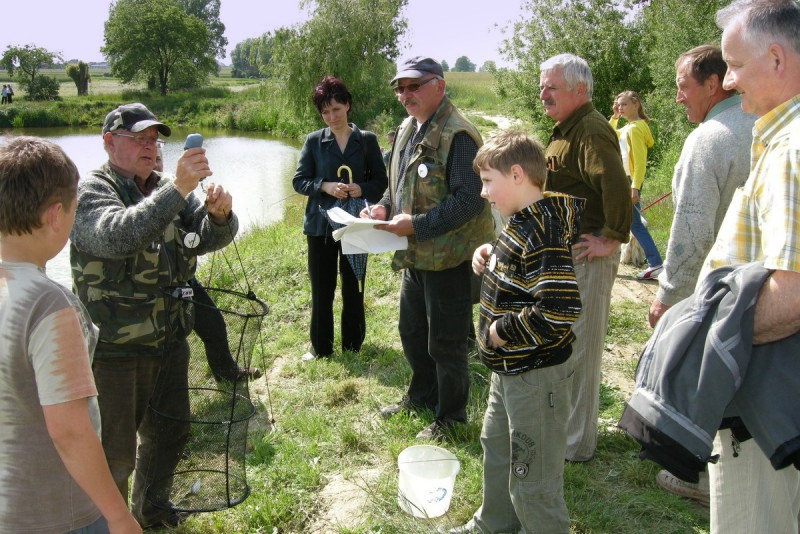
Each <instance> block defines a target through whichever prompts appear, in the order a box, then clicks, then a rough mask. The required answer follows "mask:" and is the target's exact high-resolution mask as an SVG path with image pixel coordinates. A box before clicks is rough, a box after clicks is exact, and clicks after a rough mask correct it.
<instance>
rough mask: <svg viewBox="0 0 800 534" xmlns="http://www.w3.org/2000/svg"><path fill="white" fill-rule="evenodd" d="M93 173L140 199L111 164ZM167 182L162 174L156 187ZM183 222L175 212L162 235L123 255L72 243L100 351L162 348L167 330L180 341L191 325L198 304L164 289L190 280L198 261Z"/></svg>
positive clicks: (76, 281)
mask: <svg viewBox="0 0 800 534" xmlns="http://www.w3.org/2000/svg"><path fill="white" fill-rule="evenodd" d="M92 177H93V178H95V179H102V180H105V181H106V182H108V183H109V184H110V185H111V186H112V187H113V188H114V191H115V192H116V193H117V195H118V196H119V198H120V200H121V201H122V203H123V204H124V205H125V206H132V205H134V204H136V201H135V200H134V199H133V198H132V197H131V195H130V192H129V191H128V190H127V189H126V188H125V186H124V185H123V183H122V178H121V177H119V176H117V175H116V173H114V171H113V170H111V169H110V167H104V168H103V169H101V170H99V171H95V172H93V173H92ZM166 182H167V180H165V179H163V178H162V179H161V180H160V181H159V183H158V185H157V186H156V188H158V187H161V186H163V185H164V184H165V183H166ZM181 227H182V226H181V224H180V216H179V215H176V216H175V218H174V219H173V220H172V222H171V223H170V224H169V225H168V226H167V228H166V230H165V231H164V233H163V234H162V235H161V237H160V238H159V240H158V241H154V242H152V243H150V245H149V246H148V247H147V248H146V249H145V250H142V251H140V252H139V253H137V254H135V255H133V256H128V257H124V258H101V257H98V256H93V255H92V254H89V253H87V252H85V251H83V250H80V249H78V248H77V247H76V246H75V245H74V244H70V265H71V267H72V280H73V288H74V290H75V292H76V293H77V295H78V298H80V300H81V302H83V304H84V306H86V308H87V309H88V310H89V315H90V316H91V317H92V322H93V323H94V324H95V325H97V327H98V328H99V329H100V331H99V343H98V350H99V351H103V352H112V353H113V352H120V353H126V352H132V351H133V352H142V351H143V350H146V349H147V348H153V349H154V353H157V352H159V351H160V348H161V347H162V345H163V344H164V342H165V341H166V340H167V336H168V335H169V337H170V339H174V340H175V341H177V340H179V339H183V338H185V337H186V336H187V335H188V333H189V332H190V331H191V329H192V325H193V323H194V315H193V311H194V310H193V307H192V306H191V305H189V304H188V303H187V302H186V301H182V300H178V299H171V298H169V297H168V296H167V295H166V294H165V293H164V289H166V288H167V287H170V286H186V285H187V283H188V281H189V280H190V279H191V278H192V276H194V272H195V269H196V267H197V256H196V253H192V249H188V248H186V247H184V245H183V238H182V236H181V233H183V234H185V232H183V231H182V230H181ZM168 310H169V311H168ZM157 349H158V350H157Z"/></svg>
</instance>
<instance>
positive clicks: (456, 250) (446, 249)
mask: <svg viewBox="0 0 800 534" xmlns="http://www.w3.org/2000/svg"><path fill="white" fill-rule="evenodd" d="M412 126H413V120H412V118H411V117H409V118H407V119H406V120H405V121H404V122H403V124H401V125H400V128H399V129H398V133H397V140H396V142H395V146H396V147H404V146H406V143H407V142H409V138H411V137H412V136H413V135H414V128H413V127H412ZM460 132H465V133H466V134H468V135H469V136H470V137H471V138H472V139H473V141H475V144H476V145H478V147H480V146H481V145H482V144H483V140H482V139H481V135H480V133H478V130H477V129H476V128H475V126H473V124H472V123H470V122H469V121H468V120H467V119H466V118H464V116H463V115H462V114H461V113H460V112H459V111H458V110H457V109H456V108H455V107H454V106H453V104H451V103H450V100H449V99H448V98H447V97H445V98H444V99H443V100H442V102H441V104H439V108H438V109H437V110H436V113H435V114H434V116H433V118H432V119H431V121H430V124H429V125H428V129H427V131H426V132H425V136H424V137H423V139H422V141H421V142H420V143H419V144H418V145H417V146H416V147H415V148H414V153H413V154H412V155H411V158H410V159H409V161H408V166H407V167H406V173H405V180H404V182H403V190H402V193H401V194H402V202H401V205H402V206H403V208H402V210H403V212H405V213H410V214H412V215H417V214H422V213H427V212H428V211H430V210H432V209H434V208H436V207H437V206H438V205H439V204H441V203H442V202H444V200H445V199H446V198H447V197H448V195H450V194H451V193H450V190H449V188H448V180H447V159H448V155H449V154H450V145H451V143H452V142H453V137H455V135H456V134H457V133H460ZM401 152H402V150H400V149H398V150H397V151H396V155H393V157H392V158H391V162H390V167H389V195H390V197H391V206H396V205H397V203H396V202H395V199H394V196H395V194H396V193H395V192H396V190H397V185H398V181H399V176H398V175H399V173H400V160H401ZM494 236H495V234H494V220H493V219H492V214H491V208H490V207H489V203H488V202H484V206H483V209H482V210H481V211H480V213H479V214H478V215H477V216H476V217H475V218H473V219H470V220H469V221H468V222H467V223H466V224H463V225H461V226H460V227H458V228H455V229H453V230H450V231H448V232H445V233H443V234H441V235H438V236H436V237H433V238H432V239H427V240H425V241H417V240H416V239H415V238H414V236H413V235H412V236H409V238H408V249H407V250H398V251H397V252H396V253H395V256H394V260H393V262H392V267H393V268H394V269H395V270H399V269H404V268H407V267H413V268H415V269H421V270H428V271H441V270H445V269H450V268H452V267H455V266H457V265H459V264H461V263H463V262H464V261H467V260H469V259H470V258H472V253H473V251H474V250H475V249H476V248H477V247H478V246H480V245H482V244H484V243H487V242H489V241H492V240H493V239H494Z"/></svg>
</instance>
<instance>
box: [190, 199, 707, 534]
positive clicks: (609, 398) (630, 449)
mask: <svg viewBox="0 0 800 534" xmlns="http://www.w3.org/2000/svg"><path fill="white" fill-rule="evenodd" d="M301 219H302V206H301V205H300V204H299V203H293V204H290V205H289V206H288V207H287V211H286V216H285V218H284V220H283V221H282V222H280V223H278V224H275V225H272V226H269V227H266V228H258V229H255V230H253V231H252V232H250V233H249V234H248V235H246V236H241V237H240V238H238V239H237V248H238V251H239V255H240V257H241V259H242V263H241V265H240V264H239V263H238V260H236V258H235V253H234V252H233V251H232V250H231V247H229V248H228V249H226V251H225V253H224V254H225V257H226V258H227V260H225V261H223V260H222V259H221V258H219V257H217V258H216V259H215V261H214V263H213V264H214V271H215V272H214V273H212V274H211V277H212V279H213V280H219V284H220V285H223V284H230V285H232V286H238V287H243V288H248V287H249V288H251V289H252V290H253V291H254V292H255V293H256V295H258V296H259V297H261V298H262V299H263V300H265V301H266V302H267V304H268V305H269V306H270V312H269V314H268V315H267V317H266V320H265V321H264V324H263V328H262V335H263V337H262V339H261V340H260V342H259V343H257V346H256V349H255V355H254V361H253V362H252V363H253V364H254V365H258V366H262V367H264V368H266V369H267V372H268V373H269V379H268V381H267V382H266V384H267V386H268V389H266V388H264V386H263V384H262V382H264V379H261V381H258V382H256V383H254V384H253V385H252V386H251V391H256V390H258V389H259V387H261V388H262V389H263V391H262V393H261V394H259V395H255V394H253V397H254V398H256V397H257V400H256V404H257V413H256V415H255V417H254V418H253V420H252V423H251V433H250V437H249V447H248V449H249V454H248V457H247V476H248V482H249V484H250V486H251V488H252V493H251V495H250V496H249V498H248V499H247V500H246V501H245V502H244V503H242V504H240V505H239V506H236V507H234V508H232V509H229V510H226V511H221V512H216V513H209V514H199V515H196V516H194V517H192V518H190V520H189V521H188V522H187V523H186V524H185V525H183V526H182V527H180V528H179V529H178V531H179V532H187V533H189V532H191V533H198V534H210V533H230V532H242V533H244V532H247V533H272V532H280V533H301V532H309V531H312V530H313V529H323V530H322V531H324V532H340V533H349V534H367V533H376V532H382V533H430V532H435V531H436V529H437V528H442V529H447V528H450V527H453V526H456V525H459V524H462V523H464V522H466V521H467V520H468V519H469V518H470V517H471V515H472V513H473V512H474V511H475V509H476V508H477V507H478V506H479V504H480V501H481V460H482V454H481V447H480V443H479V441H478V438H479V435H480V426H481V422H482V417H483V411H484V409H485V399H486V395H487V392H488V376H489V374H488V372H487V371H486V369H485V367H484V366H483V365H482V364H480V363H479V362H478V361H477V359H476V358H475V357H472V358H471V360H470V377H471V384H472V387H471V393H470V400H469V405H468V414H469V421H470V422H469V423H468V424H467V425H465V427H464V428H461V429H459V430H458V432H457V433H455V434H454V435H452V436H451V441H450V442H449V443H448V444H447V445H446V447H447V448H448V450H450V451H452V452H453V453H454V454H455V455H456V457H457V458H458V459H459V460H460V462H461V472H460V473H459V475H458V477H457V480H456V484H455V490H454V496H453V500H452V502H451V505H450V510H449V511H448V513H447V514H446V515H445V516H443V517H441V518H438V519H432V520H424V519H414V518H412V517H411V516H409V515H407V514H406V513H404V512H402V511H401V510H400V508H399V507H398V505H397V500H396V499H397V476H398V473H397V463H396V462H397V456H398V454H399V453H400V451H402V450H403V449H404V448H406V447H408V446H410V445H413V444H414V439H413V438H414V436H415V435H416V433H417V432H418V431H419V430H420V429H422V428H423V427H425V426H426V425H427V424H428V423H430V422H431V420H432V418H433V414H432V413H430V412H423V413H420V414H400V415H398V416H396V417H394V418H392V419H390V420H387V421H384V420H383V419H381V418H380V417H379V416H378V414H377V412H378V410H379V409H380V407H382V406H383V405H385V404H387V403H390V402H394V401H396V400H398V399H399V398H400V396H401V395H402V394H403V393H404V391H405V388H406V386H407V382H408V379H409V369H408V366H407V364H406V362H405V359H404V357H403V354H402V350H401V347H400V342H399V339H398V334H397V302H398V294H399V279H400V278H399V275H398V274H397V273H394V272H393V271H392V270H391V268H390V259H391V258H390V255H389V254H382V255H378V256H371V257H370V263H369V266H368V270H367V280H366V308H367V317H368V328H367V338H366V341H365V344H364V347H363V349H362V351H361V353H359V354H353V353H350V352H345V353H337V354H335V355H334V357H333V358H330V359H326V360H320V361H312V362H307V363H302V362H301V361H300V358H299V357H300V355H301V354H302V353H304V352H305V351H306V350H308V348H309V345H308V333H307V329H308V315H309V300H310V299H309V289H308V281H307V274H306V259H305V258H306V244H305V240H304V238H303V236H302V234H301ZM210 265H211V262H206V263H205V266H206V268H208V266H210ZM208 276H209V273H208V272H205V273H203V274H202V275H201V277H200V278H201V280H205V279H206V278H207V277H208ZM215 284H216V282H212V285H215ZM337 299H338V297H337ZM338 306H339V303H338V300H337V307H338ZM643 306H644V305H643V304H641V303H639V304H635V303H629V302H623V303H619V304H615V306H614V308H613V310H612V320H611V326H610V328H609V343H614V342H617V341H619V342H623V341H624V342H626V343H627V344H630V345H637V346H640V345H641V344H642V343H643V342H644V340H645V339H646V335H647V330H646V329H644V328H642V317H643V315H642V314H643V313H644V312H645V311H646V308H643ZM337 313H338V312H337ZM336 342H337V344H338V339H337V341H336ZM632 360H633V359H632ZM634 363H635V362H634ZM632 370H633V364H631V365H630V367H629V369H627V371H626V373H629V374H632V372H633V371H632ZM624 400H625V399H624V397H623V395H622V394H621V393H620V391H619V389H618V388H617V387H616V386H615V385H614V384H603V387H602V391H601V414H600V429H601V430H600V435H599V442H598V450H597V454H596V456H595V458H594V459H593V460H592V461H591V462H589V463H586V464H568V465H567V466H566V471H565V493H566V499H567V505H568V507H569V511H570V516H571V518H572V522H573V524H572V528H571V530H572V532H576V533H631V534H633V533H640V532H659V533H661V532H664V533H684V532H706V531H707V524H708V513H707V511H706V510H705V509H703V508H700V507H699V506H697V505H694V504H693V503H691V502H688V501H685V500H682V499H680V498H678V497H674V496H671V495H668V494H666V493H664V492H663V491H661V490H660V489H659V488H658V487H657V486H656V484H655V475H656V473H657V471H658V467H657V466H656V465H655V464H652V463H649V462H643V461H641V460H639V459H638V457H637V452H638V446H637V445H636V444H635V443H634V442H633V441H632V440H631V439H629V438H628V437H627V436H626V435H625V434H624V433H622V432H620V431H619V430H617V429H616V428H615V423H616V421H617V420H618V419H619V416H620V414H621V413H622V408H623V403H624ZM271 419H274V422H275V423H274V425H269V424H268V423H269V421H270V420H271ZM342 478H344V479H346V480H351V481H352V482H353V483H354V484H355V485H356V486H358V487H360V488H362V489H363V490H365V491H366V494H367V495H368V496H367V498H366V501H365V504H364V505H363V506H362V507H361V508H360V512H358V513H359V518H360V520H361V523H360V524H359V525H357V526H354V527H351V528H350V527H349V528H344V527H337V526H336V525H335V524H333V523H325V519H324V517H325V514H326V513H327V512H328V510H327V503H328V502H329V501H326V500H325V499H326V498H330V497H326V498H323V497H322V495H323V493H324V492H325V491H326V490H325V488H326V486H327V485H329V484H335V482H334V481H336V480H338V479H342ZM332 487H335V486H332ZM334 493H336V491H334ZM334 497H335V496H334ZM347 500H349V499H345V501H347ZM341 505H343V503H342V502H340V503H339V506H341Z"/></svg>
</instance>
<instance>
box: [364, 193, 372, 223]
mask: <svg viewBox="0 0 800 534" xmlns="http://www.w3.org/2000/svg"><path fill="white" fill-rule="evenodd" d="M364 206H366V208H367V219H372V213H370V211H369V202H367V199H366V198H365V199H364Z"/></svg>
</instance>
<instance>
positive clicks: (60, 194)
mask: <svg viewBox="0 0 800 534" xmlns="http://www.w3.org/2000/svg"><path fill="white" fill-rule="evenodd" d="M78 178H79V174H78V168H77V167H75V164H74V163H73V162H72V160H71V159H69V157H68V156H67V155H66V154H65V153H64V151H63V150H62V149H61V147H59V146H58V145H56V144H55V143H52V142H50V141H46V140H44V139H40V138H38V137H29V136H19V137H9V138H6V139H5V140H0V233H2V234H17V235H23V234H29V233H32V232H33V231H34V230H36V229H37V228H39V227H41V225H42V221H41V218H42V213H44V211H45V210H46V209H47V208H48V207H49V206H51V205H52V204H54V203H56V202H61V203H62V204H63V205H64V207H65V208H71V207H72V203H73V202H74V201H75V194H76V192H77V190H78Z"/></svg>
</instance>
